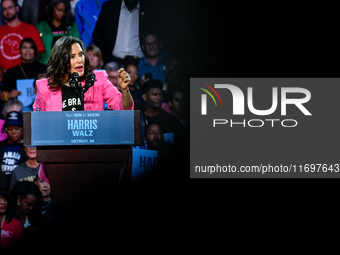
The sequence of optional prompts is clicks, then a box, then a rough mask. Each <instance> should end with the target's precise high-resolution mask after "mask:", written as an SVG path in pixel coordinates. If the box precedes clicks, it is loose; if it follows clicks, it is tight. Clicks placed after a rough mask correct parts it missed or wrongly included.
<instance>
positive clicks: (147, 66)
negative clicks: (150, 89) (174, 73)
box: [138, 33, 168, 86]
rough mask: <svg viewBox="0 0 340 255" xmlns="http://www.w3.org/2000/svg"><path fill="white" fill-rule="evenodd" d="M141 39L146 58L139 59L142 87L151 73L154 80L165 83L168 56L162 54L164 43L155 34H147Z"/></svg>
mask: <svg viewBox="0 0 340 255" xmlns="http://www.w3.org/2000/svg"><path fill="white" fill-rule="evenodd" d="M141 39H142V40H141V41H142V49H143V53H144V56H143V57H142V58H140V59H139V65H138V69H139V77H140V78H141V79H142V80H141V84H142V86H143V84H144V82H145V81H147V79H146V78H145V74H146V73H151V74H152V78H153V79H158V80H160V81H162V82H163V83H165V79H166V74H167V65H168V57H167V54H165V53H164V52H162V43H161V42H160V41H159V39H158V37H157V35H155V34H153V33H147V34H145V35H144V36H142V37H141Z"/></svg>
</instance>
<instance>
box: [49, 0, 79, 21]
mask: <svg viewBox="0 0 340 255" xmlns="http://www.w3.org/2000/svg"><path fill="white" fill-rule="evenodd" d="M59 3H63V4H65V7H66V8H65V16H64V17H63V19H62V20H61V23H62V24H63V25H65V26H66V27H67V26H70V25H72V20H71V5H70V1H67V0H52V1H51V2H50V3H49V5H48V8H47V12H46V14H45V20H46V22H47V23H48V24H49V25H50V26H51V25H53V19H54V15H53V13H54V7H56V5H57V4H59Z"/></svg>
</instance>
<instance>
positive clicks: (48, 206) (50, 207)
mask: <svg viewBox="0 0 340 255" xmlns="http://www.w3.org/2000/svg"><path fill="white" fill-rule="evenodd" d="M34 183H35V184H36V185H37V186H38V187H39V189H40V191H41V194H42V199H43V203H42V211H41V214H42V215H46V214H50V213H53V212H54V203H53V200H52V198H51V186H50V183H49V182H46V181H44V180H42V179H41V178H40V176H39V175H38V174H37V176H36V177H35V179H34Z"/></svg>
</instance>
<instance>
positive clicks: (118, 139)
mask: <svg viewBox="0 0 340 255" xmlns="http://www.w3.org/2000/svg"><path fill="white" fill-rule="evenodd" d="M23 116H24V145H32V146H64V145H77V146H79V145H134V144H139V143H140V123H139V122H140V112H139V111H129V110H127V111H75V112H72V111H56V112H24V114H23Z"/></svg>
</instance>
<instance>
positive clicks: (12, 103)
mask: <svg viewBox="0 0 340 255" xmlns="http://www.w3.org/2000/svg"><path fill="white" fill-rule="evenodd" d="M22 107H23V106H22V103H21V101H20V100H18V99H11V100H9V101H8V102H6V103H5V104H4V107H3V109H2V113H1V114H2V117H1V119H0V142H1V141H4V140H6V139H7V137H8V135H7V132H6V131H4V129H3V126H4V124H5V120H4V119H5V118H6V115H7V113H9V112H20V111H21V109H22Z"/></svg>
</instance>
